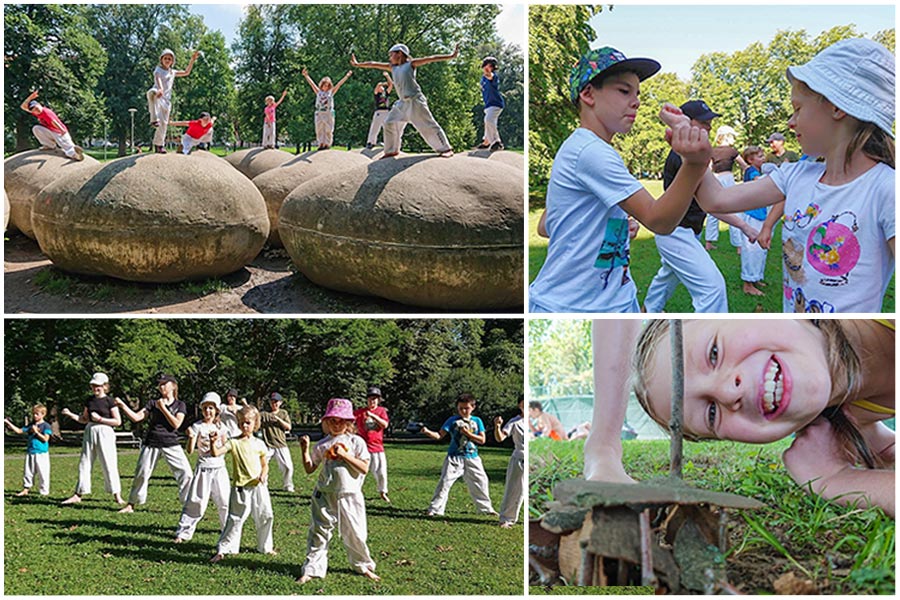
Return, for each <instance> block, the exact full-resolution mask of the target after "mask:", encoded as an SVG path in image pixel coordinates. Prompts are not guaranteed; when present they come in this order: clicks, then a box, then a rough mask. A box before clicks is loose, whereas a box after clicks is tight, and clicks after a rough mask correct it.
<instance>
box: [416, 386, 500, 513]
mask: <svg viewBox="0 0 900 600" xmlns="http://www.w3.org/2000/svg"><path fill="white" fill-rule="evenodd" d="M473 410H475V397H474V396H473V395H472V394H468V393H465V394H460V395H459V398H457V399H456V412H457V413H458V415H457V416H454V417H450V418H449V419H447V420H446V421H444V424H443V425H442V426H441V429H440V431H431V430H430V429H428V428H427V427H423V428H422V433H423V434H425V435H427V436H428V437H430V438H431V439H434V440H442V439H444V438H445V437H447V435H448V434H449V435H450V448H449V449H448V450H447V458H445V459H444V466H443V468H442V469H441V479H440V481H438V484H437V488H436V489H435V490H434V498H432V499H431V506H429V507H428V512H427V513H426V514H427V515H428V516H429V517H433V516H436V515H438V516H439V515H443V514H444V508H446V506H447V498H448V496H449V495H450V488H451V487H453V484H454V483H456V480H457V479H459V478H460V477H463V478H464V479H465V481H466V485H467V486H468V487H469V495H471V496H472V501H473V502H475V507H476V508H477V509H478V512H480V513H482V514H486V515H496V514H497V511H495V510H494V507H493V506H491V495H490V492H489V491H488V478H487V474H486V473H485V472H484V465H482V464H481V458H480V457H479V456H478V447H477V446H476V445H475V444H484V442H485V433H484V423H483V422H482V421H481V419H480V418H478V417H475V416H473V415H472V411H473Z"/></svg>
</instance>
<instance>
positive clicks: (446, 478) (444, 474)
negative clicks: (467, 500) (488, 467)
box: [428, 456, 497, 515]
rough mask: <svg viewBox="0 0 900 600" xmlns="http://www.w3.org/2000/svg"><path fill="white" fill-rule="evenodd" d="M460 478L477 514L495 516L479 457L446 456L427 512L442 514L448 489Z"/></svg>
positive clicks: (448, 494) (447, 496)
mask: <svg viewBox="0 0 900 600" xmlns="http://www.w3.org/2000/svg"><path fill="white" fill-rule="evenodd" d="M460 477H462V478H463V479H464V480H465V482H466V486H468V488H469V495H470V496H472V501H473V502H474V503H475V507H476V508H477V509H478V512H480V513H482V514H489V515H492V514H497V513H496V512H495V511H494V507H493V506H491V495H490V491H489V490H488V478H487V473H485V472H484V465H483V464H481V457H480V456H476V457H474V458H463V457H462V456H448V457H447V458H445V459H444V466H443V467H442V468H441V479H440V481H438V484H437V488H435V490H434V498H432V499H431V506H429V507H428V510H429V511H431V512H433V513H434V514H436V515H442V514H444V509H445V508H446V507H447V498H449V496H450V488H451V487H453V484H454V483H456V480H457V479H459V478H460Z"/></svg>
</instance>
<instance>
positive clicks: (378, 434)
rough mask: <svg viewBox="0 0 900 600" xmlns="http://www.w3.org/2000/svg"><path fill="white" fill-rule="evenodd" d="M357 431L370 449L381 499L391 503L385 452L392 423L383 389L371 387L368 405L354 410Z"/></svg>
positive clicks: (372, 468)
mask: <svg viewBox="0 0 900 600" xmlns="http://www.w3.org/2000/svg"><path fill="white" fill-rule="evenodd" d="M353 416H354V417H355V418H356V433H357V434H359V437H361V438H362V439H363V440H364V441H365V442H366V450H368V451H369V457H370V463H369V466H370V467H371V468H370V471H371V472H372V474H373V475H374V476H375V487H376V489H377V490H378V493H379V494H380V495H381V499H382V500H384V501H385V502H387V503H388V504H390V502H391V499H390V498H389V497H388V488H387V456H386V455H385V453H384V430H385V429H387V426H388V424H389V423H390V418H389V417H388V412H387V409H386V408H385V407H383V406H381V389H380V388H377V387H370V388H369V391H368V392H367V393H366V405H365V406H364V407H362V408H358V409H356V410H355V411H353Z"/></svg>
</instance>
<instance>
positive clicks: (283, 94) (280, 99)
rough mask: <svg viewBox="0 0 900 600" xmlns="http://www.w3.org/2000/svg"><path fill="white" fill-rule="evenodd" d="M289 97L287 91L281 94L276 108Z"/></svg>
mask: <svg viewBox="0 0 900 600" xmlns="http://www.w3.org/2000/svg"><path fill="white" fill-rule="evenodd" d="M285 96H287V90H284V91H282V92H281V98H279V99H278V102H276V103H275V106H276V107H278V106H279V105H280V104H281V103H282V102H284V97H285Z"/></svg>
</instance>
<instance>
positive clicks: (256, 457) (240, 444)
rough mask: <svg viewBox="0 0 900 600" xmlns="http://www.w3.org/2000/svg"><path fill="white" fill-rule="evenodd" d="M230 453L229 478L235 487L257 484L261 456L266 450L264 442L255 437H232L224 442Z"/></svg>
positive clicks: (260, 468)
mask: <svg viewBox="0 0 900 600" xmlns="http://www.w3.org/2000/svg"><path fill="white" fill-rule="evenodd" d="M225 448H226V450H228V452H229V454H231V466H232V470H231V480H232V483H233V484H234V486H235V487H253V486H255V485H257V484H259V476H260V474H261V473H262V462H261V461H260V457H263V456H265V455H266V453H267V452H268V449H267V448H266V444H265V442H263V441H262V440H261V439H259V438H255V437H252V436H251V437H248V438H244V437H240V438H232V439H230V440H228V442H226V443H225Z"/></svg>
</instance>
